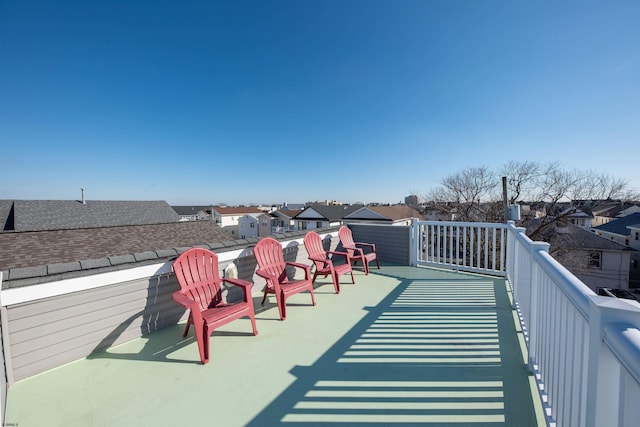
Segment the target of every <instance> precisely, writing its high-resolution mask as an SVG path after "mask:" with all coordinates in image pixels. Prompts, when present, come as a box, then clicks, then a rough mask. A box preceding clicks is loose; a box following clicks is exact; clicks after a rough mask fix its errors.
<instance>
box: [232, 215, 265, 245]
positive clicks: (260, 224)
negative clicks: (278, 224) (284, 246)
mask: <svg viewBox="0 0 640 427" xmlns="http://www.w3.org/2000/svg"><path fill="white" fill-rule="evenodd" d="M270 235H271V217H270V216H269V215H265V214H247V215H243V216H241V217H240V219H238V236H240V238H241V239H248V238H250V237H265V236H270Z"/></svg>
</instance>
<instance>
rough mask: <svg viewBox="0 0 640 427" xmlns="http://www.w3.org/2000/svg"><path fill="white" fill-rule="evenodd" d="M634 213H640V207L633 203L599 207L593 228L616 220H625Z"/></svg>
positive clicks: (595, 213)
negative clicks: (624, 218)
mask: <svg viewBox="0 0 640 427" xmlns="http://www.w3.org/2000/svg"><path fill="white" fill-rule="evenodd" d="M633 213H640V206H638V205H637V204H633V203H622V202H616V203H613V204H611V203H609V204H605V205H604V206H601V207H599V208H598V209H597V210H595V211H594V212H593V215H594V218H593V226H594V227H597V226H600V225H603V224H607V223H609V222H611V221H615V220H616V219H619V218H623V217H625V216H628V215H631V214H633Z"/></svg>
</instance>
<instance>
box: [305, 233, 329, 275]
mask: <svg viewBox="0 0 640 427" xmlns="http://www.w3.org/2000/svg"><path fill="white" fill-rule="evenodd" d="M304 247H305V249H306V250H307V254H309V257H310V258H315V259H325V257H326V252H325V250H324V247H323V246H322V238H321V237H320V235H319V234H318V233H316V232H315V231H309V232H308V233H307V234H306V235H305V236H304ZM315 259H314V260H313V263H314V264H315V265H316V268H323V267H324V266H325V264H326V263H325V262H324V261H316V260H315Z"/></svg>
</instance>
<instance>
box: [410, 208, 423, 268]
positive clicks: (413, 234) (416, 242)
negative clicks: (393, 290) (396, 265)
mask: <svg viewBox="0 0 640 427" xmlns="http://www.w3.org/2000/svg"><path fill="white" fill-rule="evenodd" d="M409 234H410V235H409V264H410V265H411V266H412V267H416V266H417V265H418V251H419V250H422V248H421V246H422V245H421V244H420V225H419V224H418V219H417V218H411V227H410V228H409Z"/></svg>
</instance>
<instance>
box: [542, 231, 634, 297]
mask: <svg viewBox="0 0 640 427" xmlns="http://www.w3.org/2000/svg"><path fill="white" fill-rule="evenodd" d="M555 231H556V232H555V233H554V234H553V237H552V238H551V241H550V244H551V247H550V250H549V252H550V253H551V254H552V255H553V257H554V258H556V259H557V260H558V261H559V262H560V263H562V265H564V266H565V267H566V268H567V269H568V270H569V271H571V272H572V273H573V274H574V275H575V276H576V277H577V278H579V279H580V280H582V281H583V282H584V283H585V284H586V285H588V286H589V287H590V288H591V289H592V290H594V291H596V289H597V288H602V287H604V288H618V289H627V288H629V282H630V272H631V268H632V265H631V258H632V255H633V254H634V253H636V251H635V250H633V249H631V248H629V247H626V246H624V245H621V244H619V243H616V242H613V241H611V240H607V239H605V238H602V237H600V236H598V235H596V234H594V233H592V232H589V231H587V230H584V229H583V228H581V227H577V226H575V225H569V226H566V227H556V230H555Z"/></svg>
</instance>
